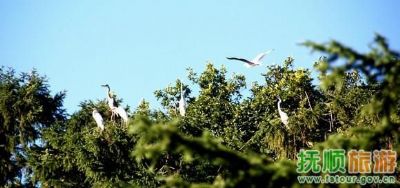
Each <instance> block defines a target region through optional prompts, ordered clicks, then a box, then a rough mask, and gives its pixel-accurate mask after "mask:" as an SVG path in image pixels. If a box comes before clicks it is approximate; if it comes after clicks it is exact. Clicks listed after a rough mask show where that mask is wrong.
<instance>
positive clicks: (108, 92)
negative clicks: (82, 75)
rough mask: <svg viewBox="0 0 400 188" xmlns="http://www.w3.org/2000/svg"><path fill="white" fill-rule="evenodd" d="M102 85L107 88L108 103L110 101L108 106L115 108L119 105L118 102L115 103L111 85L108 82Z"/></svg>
mask: <svg viewBox="0 0 400 188" xmlns="http://www.w3.org/2000/svg"><path fill="white" fill-rule="evenodd" d="M101 86H102V87H105V88H107V103H108V107H110V109H113V108H115V107H116V106H117V104H116V103H115V100H114V95H113V93H112V92H111V89H110V86H109V85H108V84H105V85H101Z"/></svg>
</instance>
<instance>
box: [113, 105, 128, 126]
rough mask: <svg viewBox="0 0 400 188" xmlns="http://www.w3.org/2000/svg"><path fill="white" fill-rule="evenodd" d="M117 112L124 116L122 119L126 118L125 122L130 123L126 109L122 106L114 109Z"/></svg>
mask: <svg viewBox="0 0 400 188" xmlns="http://www.w3.org/2000/svg"><path fill="white" fill-rule="evenodd" d="M113 111H114V112H115V113H116V114H118V116H119V117H121V118H122V120H124V122H125V123H128V114H127V113H126V111H125V109H124V108H122V107H121V106H119V107H117V108H115V109H114V110H113Z"/></svg>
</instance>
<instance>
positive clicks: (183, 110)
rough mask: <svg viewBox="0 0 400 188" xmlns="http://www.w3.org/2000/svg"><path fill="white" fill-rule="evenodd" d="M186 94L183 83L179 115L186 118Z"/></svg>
mask: <svg viewBox="0 0 400 188" xmlns="http://www.w3.org/2000/svg"><path fill="white" fill-rule="evenodd" d="M184 94H185V92H183V89H182V83H181V100H179V113H180V114H181V116H185V114H186V101H185V97H184Z"/></svg>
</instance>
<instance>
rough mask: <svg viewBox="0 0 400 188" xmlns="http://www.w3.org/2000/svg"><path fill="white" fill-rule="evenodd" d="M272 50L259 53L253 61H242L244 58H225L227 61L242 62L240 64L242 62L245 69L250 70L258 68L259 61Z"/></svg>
mask: <svg viewBox="0 0 400 188" xmlns="http://www.w3.org/2000/svg"><path fill="white" fill-rule="evenodd" d="M271 51H272V50H268V51H266V52H263V53H260V54H258V55H257V56H256V57H255V58H254V59H253V60H251V61H250V60H247V59H244V58H237V57H227V59H229V60H237V61H242V62H244V63H245V64H244V65H245V66H246V67H247V68H250V67H255V66H259V65H261V62H262V61H261V60H262V59H263V58H264V56H265V55H267V54H269V53H270V52H271Z"/></svg>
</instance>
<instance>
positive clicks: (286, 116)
mask: <svg viewBox="0 0 400 188" xmlns="http://www.w3.org/2000/svg"><path fill="white" fill-rule="evenodd" d="M281 102H282V100H281V98H280V97H279V96H278V112H279V116H280V117H281V121H282V123H283V124H284V125H285V127H286V128H287V129H289V127H288V124H289V122H288V119H289V117H288V115H287V114H286V113H285V112H283V111H282V110H281Z"/></svg>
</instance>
